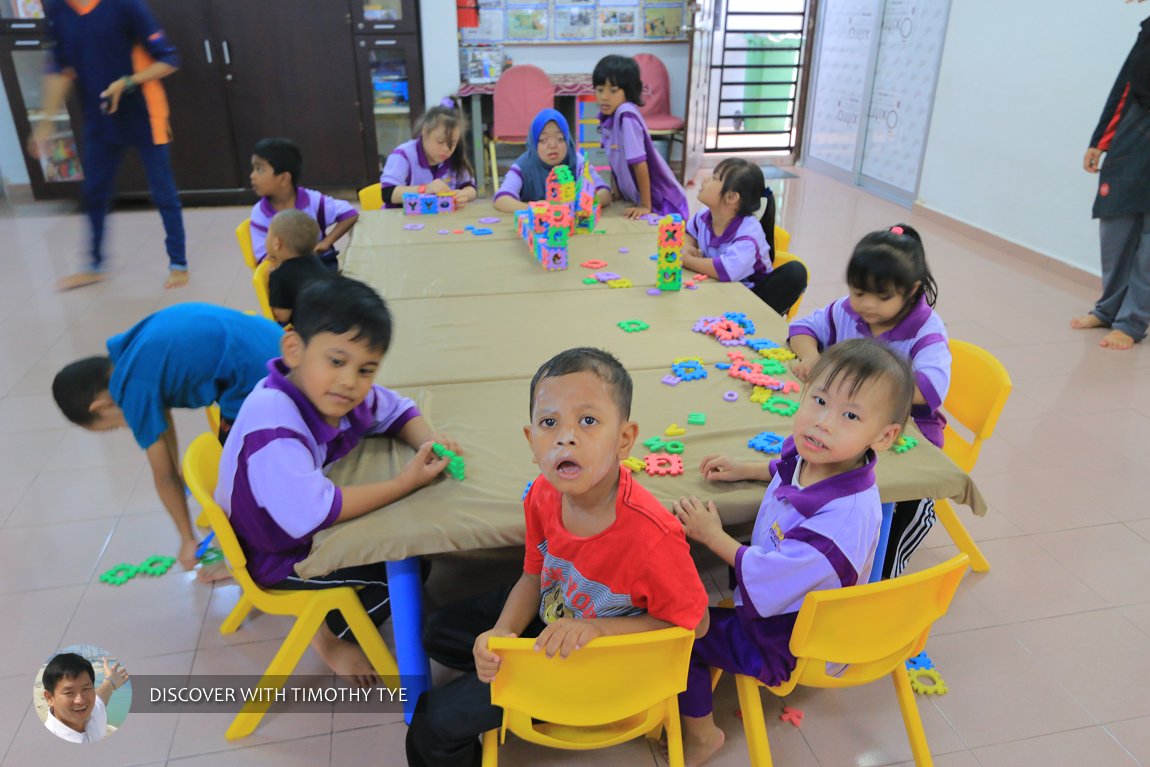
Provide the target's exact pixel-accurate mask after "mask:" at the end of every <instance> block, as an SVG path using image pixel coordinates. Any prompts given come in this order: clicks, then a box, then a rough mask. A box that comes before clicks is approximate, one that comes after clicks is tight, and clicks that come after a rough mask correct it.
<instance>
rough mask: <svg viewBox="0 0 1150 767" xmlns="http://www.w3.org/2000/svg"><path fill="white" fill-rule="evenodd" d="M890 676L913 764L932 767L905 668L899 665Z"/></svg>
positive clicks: (916, 702)
mask: <svg viewBox="0 0 1150 767" xmlns="http://www.w3.org/2000/svg"><path fill="white" fill-rule="evenodd" d="M890 676H891V679H892V680H893V681H894V691H895V694H896V695H898V707H899V708H900V709H901V710H902V721H903V724H904V725H905V726H906V737H907V740H909V741H910V752H911V754H912V755H913V756H914V763H915V765H917V767H932V766H933V765H934V761H933V760H932V759H931V758H930V748H929V747H928V746H927V744H926V733H925V732H924V731H923V729H922V717H921V716H920V715H919V713H918V701H916V700H915V699H914V690H912V689H911V687H910V677H908V676H907V673H906V667H905V666H903V665H902V664H901V663H900V664H899V666H898V668H896V669H895V670H894V671H892V672H891V675H890Z"/></svg>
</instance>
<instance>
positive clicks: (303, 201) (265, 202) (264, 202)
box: [260, 186, 308, 219]
mask: <svg viewBox="0 0 1150 767" xmlns="http://www.w3.org/2000/svg"><path fill="white" fill-rule="evenodd" d="M307 203H308V199H307V192H305V191H304V190H303V187H302V186H301V187H296V190H295V209H296V210H306V209H307ZM260 210H261V211H263V214H264V215H265V216H267V217H268V218H269V219H271V218H274V217H275V214H276V213H277V212H278V211H277V210H276V209H275V208H273V207H272V201H271V199H270V198H268V197H264V198H263V199H261V200H260Z"/></svg>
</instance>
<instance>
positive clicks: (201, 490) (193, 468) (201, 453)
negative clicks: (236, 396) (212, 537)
mask: <svg viewBox="0 0 1150 767" xmlns="http://www.w3.org/2000/svg"><path fill="white" fill-rule="evenodd" d="M222 453H223V447H222V446H221V445H220V439H219V437H218V436H217V435H215V434H201V435H200V436H198V437H196V438H195V439H194V440H192V444H190V445H188V450H187V452H185V453H184V481H185V482H187V483H188V489H189V490H191V491H192V497H193V498H195V499H196V500H197V501H199V503H200V506H202V507H203V509H204V513H205V514H207V516H208V524H210V525H211V527H212V530H213V531H214V532H215V534H216V542H217V543H218V544H219V545H220V550H221V551H223V553H224V558H225V559H227V561H228V565H229V566H230V568H231V571H232V576H233V577H234V578H235V579H236V582H237V583H239V584H240V586H241V587H242V588H243V590H244V593H245V594H249V595H250V594H253V593H255V592H257V591H259V586H257V585H256V583H255V581H253V580H252V577H251V576H250V575H249V574H248V567H247V565H248V559H247V557H245V556H244V550H243V549H242V548H240V541H239V539H238V538H236V533H235V531H234V530H232V523H231V521H230V520H228V515H227V514H225V513H224V510H223V509H221V508H220V505H219V504H218V503H216V498H215V494H216V483H217V482H219V477H220V455H221V454H222Z"/></svg>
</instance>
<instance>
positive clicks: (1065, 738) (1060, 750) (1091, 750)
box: [974, 727, 1139, 767]
mask: <svg viewBox="0 0 1150 767" xmlns="http://www.w3.org/2000/svg"><path fill="white" fill-rule="evenodd" d="M974 755H975V756H976V757H978V762H979V763H980V764H981V765H982V767H1017V766H1018V765H1022V764H1035V765H1038V764H1040V765H1042V766H1043V767H1081V766H1082V765H1092V767H1127V766H1129V767H1136V765H1138V764H1139V763H1138V762H1137V761H1135V760H1134V759H1133V758H1132V757H1131V756H1130V754H1129V753H1128V752H1127V751H1126V749H1124V748H1123V747H1122V745H1121V744H1120V743H1119V742H1118V741H1117V740H1115V739H1114V737H1112V736H1111V734H1110V733H1108V732H1107V731H1106V729H1105V728H1103V727H1087V728H1084V729H1080V730H1072V731H1070V732H1060V733H1055V734H1053V735H1044V736H1040V737H1037V738H1028V739H1027V740H1016V741H1013V742H1011V743H1000V744H998V745H994V746H987V747H985V748H976V749H974Z"/></svg>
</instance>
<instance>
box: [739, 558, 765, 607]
mask: <svg viewBox="0 0 1150 767" xmlns="http://www.w3.org/2000/svg"><path fill="white" fill-rule="evenodd" d="M750 549H751V547H750V546H740V547H739V550H738V551H736V552H735V582H736V583H737V584H738V587H739V591H740V592H741V593H742V595H743V604H744V605H746V606H747V607H750V608H751V609H752V610H754V611H755V614H756V615H762V613H761V612H759V608H757V607H755V603H754V602H752V601H751V592H750V591H748V590H747V587H746V586H744V585H743V582H744V579H743V555H744V554H746V553H747V552H748V551H750Z"/></svg>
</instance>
